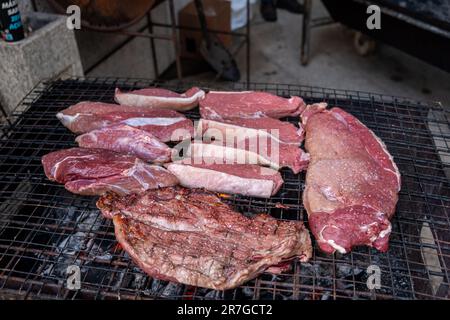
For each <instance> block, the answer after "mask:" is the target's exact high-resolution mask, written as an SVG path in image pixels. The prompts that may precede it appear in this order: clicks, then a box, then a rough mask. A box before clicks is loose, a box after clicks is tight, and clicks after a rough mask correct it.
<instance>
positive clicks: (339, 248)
mask: <svg viewBox="0 0 450 320" xmlns="http://www.w3.org/2000/svg"><path fill="white" fill-rule="evenodd" d="M363 206H364V207H366V208H370V209H373V210H376V209H375V208H374V207H373V206H370V205H363ZM336 209H337V208H335V209H331V210H322V211H323V212H324V213H331V214H332V213H333V212H334V211H335V210H336ZM376 213H377V215H378V216H383V217H386V214H385V213H383V212H381V211H379V210H376ZM385 222H387V227H386V228H385V229H383V230H381V231H380V232H378V234H374V235H373V236H372V237H371V238H370V239H369V240H370V241H371V242H372V243H373V242H375V241H376V240H377V239H379V238H384V237H385V236H387V235H389V234H390V233H391V231H392V224H391V223H390V221H389V220H388V219H387V218H386V221H385ZM372 225H379V222H378V221H374V222H371V223H369V224H365V225H361V226H359V228H360V229H361V231H363V232H366V231H368V230H369V227H370V226H372ZM328 227H330V228H335V229H338V227H337V226H335V225H333V224H326V225H324V226H323V227H322V229H321V230H320V231H319V241H321V242H324V243H327V244H329V245H330V246H331V247H332V248H333V249H335V250H337V251H338V252H339V253H342V254H344V253H346V250H345V249H344V248H343V247H342V246H340V245H338V244H337V243H336V242H335V241H334V240H333V239H328V240H326V239H325V238H324V237H323V231H324V230H325V229H326V228H328Z"/></svg>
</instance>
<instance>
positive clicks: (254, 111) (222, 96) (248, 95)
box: [200, 91, 305, 121]
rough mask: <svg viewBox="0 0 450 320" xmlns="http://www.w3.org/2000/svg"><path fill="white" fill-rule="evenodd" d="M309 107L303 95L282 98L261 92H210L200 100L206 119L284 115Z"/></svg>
mask: <svg viewBox="0 0 450 320" xmlns="http://www.w3.org/2000/svg"><path fill="white" fill-rule="evenodd" d="M304 108H305V103H304V102H303V99H302V98H300V97H296V96H293V97H291V98H282V97H279V96H276V95H273V94H270V93H268V92H261V91H240V92H238V91H210V92H208V93H207V94H206V97H205V98H204V99H203V100H201V101H200V115H201V116H202V118H204V119H210V120H218V121H223V120H226V119H235V118H261V117H271V118H283V117H288V116H298V115H300V113H301V112H302V111H303V109H304Z"/></svg>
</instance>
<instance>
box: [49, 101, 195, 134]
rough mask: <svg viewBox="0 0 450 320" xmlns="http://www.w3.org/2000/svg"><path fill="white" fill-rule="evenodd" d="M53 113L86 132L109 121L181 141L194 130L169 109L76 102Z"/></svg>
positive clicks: (73, 126) (107, 123)
mask: <svg viewBox="0 0 450 320" xmlns="http://www.w3.org/2000/svg"><path fill="white" fill-rule="evenodd" d="M56 117H57V118H58V119H59V120H60V121H61V122H62V124H63V125H64V126H65V127H67V128H68V129H69V130H70V131H72V132H74V133H87V132H90V131H92V130H96V129H101V128H104V127H107V126H110V125H113V124H126V125H129V126H132V127H135V128H139V129H142V130H145V131H147V132H149V133H151V134H152V135H154V136H155V137H156V138H158V139H159V140H160V141H162V142H168V141H181V140H184V139H186V138H190V137H191V136H192V135H193V132H194V126H193V124H192V121H191V120H189V119H187V118H186V117H185V116H184V115H182V114H181V113H179V112H176V111H173V110H159V109H148V108H140V107H130V106H121V105H117V104H110V103H102V102H89V101H85V102H80V103H77V104H75V105H73V106H71V107H69V108H67V109H65V110H63V111H61V112H59V113H58V114H57V115H56Z"/></svg>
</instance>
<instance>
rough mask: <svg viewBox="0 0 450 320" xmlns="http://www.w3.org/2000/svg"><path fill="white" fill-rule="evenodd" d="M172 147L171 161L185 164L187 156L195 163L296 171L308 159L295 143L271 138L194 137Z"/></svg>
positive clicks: (298, 170)
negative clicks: (255, 166)
mask: <svg viewBox="0 0 450 320" xmlns="http://www.w3.org/2000/svg"><path fill="white" fill-rule="evenodd" d="M174 150H175V151H174V152H173V153H172V160H173V161H177V160H181V158H183V159H184V160H183V161H184V162H185V163H187V162H186V161H187V160H188V159H189V160H190V163H194V164H201V163H203V162H205V163H209V164H213V163H214V164H233V163H238V164H257V165H260V166H266V167H271V168H272V169H275V170H279V169H280V168H283V167H286V168H290V169H291V170H292V171H293V172H294V173H296V174H297V173H299V172H300V171H302V170H304V169H306V168H307V166H308V162H309V154H307V153H305V152H303V150H302V149H300V148H299V147H298V146H296V145H289V144H279V143H276V142H273V141H272V140H270V139H246V140H243V141H234V142H233V141H232V143H229V142H227V141H213V142H202V141H198V140H194V142H193V143H190V144H187V143H186V142H181V143H180V144H179V145H176V146H175V147H174ZM181 150H182V152H181ZM180 153H183V155H181V154H180Z"/></svg>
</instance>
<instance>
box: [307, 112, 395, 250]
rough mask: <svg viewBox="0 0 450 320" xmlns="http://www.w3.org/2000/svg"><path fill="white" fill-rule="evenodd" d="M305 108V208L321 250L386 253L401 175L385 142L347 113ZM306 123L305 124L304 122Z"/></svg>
mask: <svg viewBox="0 0 450 320" xmlns="http://www.w3.org/2000/svg"><path fill="white" fill-rule="evenodd" d="M324 108H325V105H324V104H316V105H311V106H308V107H307V109H306V111H305V113H304V115H305V117H304V118H303V121H304V122H305V125H306V127H305V130H306V150H308V152H309V153H310V156H311V160H310V164H309V167H308V171H307V173H306V189H305V191H304V193H303V203H304V205H305V207H306V210H307V211H308V215H309V226H310V228H311V231H312V233H313V234H314V236H315V237H316V239H317V241H318V244H319V246H320V248H321V249H322V250H323V251H325V252H328V253H332V252H334V251H335V250H337V251H339V252H340V253H346V252H349V251H350V250H351V248H352V247H353V246H358V245H368V246H373V247H375V248H376V249H378V250H380V251H386V250H387V249H388V242H389V234H390V232H391V224H390V222H389V220H390V219H391V218H392V216H393V214H394V211H395V206H396V204H397V200H398V192H399V190H400V173H399V171H398V169H397V166H396V164H395V163H394V160H393V158H392V156H391V155H390V154H389V152H388V151H387V149H386V146H385V145H384V143H383V142H382V141H381V140H380V139H379V138H378V137H377V136H376V135H375V134H374V133H373V132H372V131H371V130H369V129H368V128H367V127H366V126H365V125H363V124H362V123H361V122H360V121H359V120H358V119H356V118H355V117H354V116H352V115H350V114H348V113H347V112H345V111H343V110H341V109H339V108H333V109H331V110H325V109H324ZM305 120H306V121H305Z"/></svg>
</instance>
